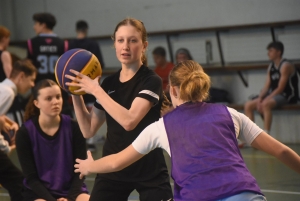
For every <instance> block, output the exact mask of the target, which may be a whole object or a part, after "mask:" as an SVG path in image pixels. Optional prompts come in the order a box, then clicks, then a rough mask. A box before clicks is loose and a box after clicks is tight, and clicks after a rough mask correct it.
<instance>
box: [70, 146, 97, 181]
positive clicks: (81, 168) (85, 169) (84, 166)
mask: <svg viewBox="0 0 300 201" xmlns="http://www.w3.org/2000/svg"><path fill="white" fill-rule="evenodd" d="M93 162H94V159H93V157H92V154H91V152H90V151H87V159H85V160H81V159H78V158H77V159H76V163H78V164H75V165H74V167H75V171H74V172H76V173H77V172H79V173H80V175H79V178H80V179H82V178H83V177H84V176H86V175H88V174H90V172H89V168H90V166H91V164H92V163H93Z"/></svg>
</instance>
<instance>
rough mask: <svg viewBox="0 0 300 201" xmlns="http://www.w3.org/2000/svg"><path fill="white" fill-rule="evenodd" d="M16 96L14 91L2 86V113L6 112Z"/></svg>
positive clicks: (0, 102)
mask: <svg viewBox="0 0 300 201" xmlns="http://www.w3.org/2000/svg"><path fill="white" fill-rule="evenodd" d="M14 98H15V94H14V91H13V90H12V89H8V88H6V87H2V86H0V115H3V114H6V113H7V111H8V110H9V108H10V106H11V105H12V103H13V101H14Z"/></svg>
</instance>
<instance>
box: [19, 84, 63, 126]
mask: <svg viewBox="0 0 300 201" xmlns="http://www.w3.org/2000/svg"><path fill="white" fill-rule="evenodd" d="M55 85H58V84H57V83H56V82H54V81H53V80H50V79H44V80H40V81H39V82H38V83H36V85H35V86H34V87H33V88H32V93H31V96H30V99H29V101H28V103H27V105H26V108H25V114H24V120H25V121H27V120H28V119H30V118H31V117H33V116H35V115H39V114H40V110H39V109H38V108H37V107H36V106H35V105H34V103H33V101H34V100H37V98H38V96H39V95H40V93H39V91H40V90H41V89H44V88H46V87H52V86H55Z"/></svg>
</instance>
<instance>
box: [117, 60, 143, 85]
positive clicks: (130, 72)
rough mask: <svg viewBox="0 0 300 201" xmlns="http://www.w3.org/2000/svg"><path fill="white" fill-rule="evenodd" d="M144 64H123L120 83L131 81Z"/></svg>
mask: <svg viewBox="0 0 300 201" xmlns="http://www.w3.org/2000/svg"><path fill="white" fill-rule="evenodd" d="M141 66H142V63H140V64H131V65H130V64H128V65H127V64H122V70H121V72H120V81H121V82H126V81H128V80H130V79H131V78H132V77H133V76H134V75H135V74H136V72H137V71H138V70H139V69H140V67H141Z"/></svg>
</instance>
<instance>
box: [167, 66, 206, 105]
mask: <svg viewBox="0 0 300 201" xmlns="http://www.w3.org/2000/svg"><path fill="white" fill-rule="evenodd" d="M169 79H170V84H171V85H172V86H178V87H179V91H180V94H179V97H180V99H181V100H184V101H192V102H196V101H204V100H206V99H207V98H208V96H209V88H210V78H209V76H208V75H207V74H206V73H205V72H204V71H203V68H202V67H201V66H200V64H198V63H197V62H195V61H192V60H187V61H183V62H180V63H179V64H177V65H176V66H175V67H174V68H173V69H172V71H171V72H170V75H169Z"/></svg>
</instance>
